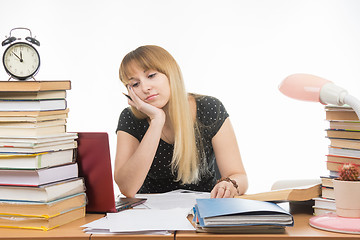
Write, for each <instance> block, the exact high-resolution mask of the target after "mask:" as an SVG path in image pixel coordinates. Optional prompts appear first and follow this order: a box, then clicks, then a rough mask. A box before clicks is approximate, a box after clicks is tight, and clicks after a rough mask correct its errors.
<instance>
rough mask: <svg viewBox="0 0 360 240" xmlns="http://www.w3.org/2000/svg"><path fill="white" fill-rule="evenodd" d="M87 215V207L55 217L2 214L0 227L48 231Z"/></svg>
mask: <svg viewBox="0 0 360 240" xmlns="http://www.w3.org/2000/svg"><path fill="white" fill-rule="evenodd" d="M82 217H85V207H80V208H76V209H73V210H71V211H68V212H65V213H62V214H59V215H56V216H53V217H50V218H48V217H46V216H43V217H24V216H19V217H16V216H6V215H5V216H0V227H3V228H24V229H39V230H44V231H48V230H51V229H53V228H56V227H59V226H62V225H64V224H66V223H69V222H72V221H74V220H77V219H79V218H82Z"/></svg>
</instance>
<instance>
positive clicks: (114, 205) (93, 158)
mask: <svg viewBox="0 0 360 240" xmlns="http://www.w3.org/2000/svg"><path fill="white" fill-rule="evenodd" d="M77 134H78V139H77V142H78V148H77V158H76V161H77V163H78V165H79V177H83V178H84V181H85V186H86V195H87V198H88V204H87V206H86V212H89V213H108V212H117V211H121V210H125V209H127V208H130V207H133V206H136V205H138V204H141V203H143V202H144V201H145V200H146V199H142V198H119V199H118V200H117V201H115V196H114V186H113V177H112V168H111V158H110V147H109V137H108V134H107V133H106V132H78V133H77Z"/></svg>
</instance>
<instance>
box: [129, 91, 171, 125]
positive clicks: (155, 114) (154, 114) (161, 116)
mask: <svg viewBox="0 0 360 240" xmlns="http://www.w3.org/2000/svg"><path fill="white" fill-rule="evenodd" d="M128 92H129V95H130V97H131V99H132V100H130V99H129V100H128V103H129V105H130V106H132V107H135V108H136V109H137V110H139V111H140V112H142V113H144V114H146V115H147V116H148V117H149V118H150V121H153V120H159V121H162V123H163V124H164V123H165V112H164V110H162V109H161V108H157V107H155V106H153V105H151V104H149V103H147V102H145V101H143V100H142V99H141V98H140V97H138V95H136V93H135V92H134V90H133V89H132V88H131V87H130V86H128Z"/></svg>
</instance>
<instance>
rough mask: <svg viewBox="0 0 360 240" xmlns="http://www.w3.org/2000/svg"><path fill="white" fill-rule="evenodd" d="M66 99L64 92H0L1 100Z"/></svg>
mask: <svg viewBox="0 0 360 240" xmlns="http://www.w3.org/2000/svg"><path fill="white" fill-rule="evenodd" d="M62 98H66V90H58V91H38V92H0V99H1V100H16V99H17V100H19V99H22V100H25V99H26V100H34V99H62Z"/></svg>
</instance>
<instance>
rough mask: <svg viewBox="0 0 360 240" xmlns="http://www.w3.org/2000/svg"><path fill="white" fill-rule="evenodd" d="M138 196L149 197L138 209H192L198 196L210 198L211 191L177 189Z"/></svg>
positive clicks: (137, 195)
mask: <svg viewBox="0 0 360 240" xmlns="http://www.w3.org/2000/svg"><path fill="white" fill-rule="evenodd" d="M136 197H139V198H147V200H146V202H145V203H144V204H141V205H139V206H138V207H137V208H138V209H139V208H150V209H173V208H187V209H188V210H189V211H190V210H191V209H192V208H193V207H194V205H195V204H196V199H197V198H210V193H208V192H195V191H189V190H175V191H171V192H167V193H158V194H136Z"/></svg>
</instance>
